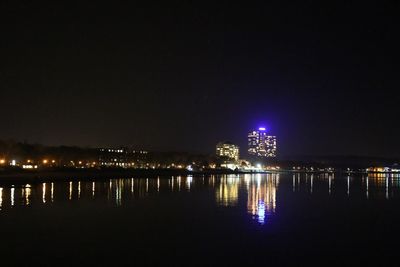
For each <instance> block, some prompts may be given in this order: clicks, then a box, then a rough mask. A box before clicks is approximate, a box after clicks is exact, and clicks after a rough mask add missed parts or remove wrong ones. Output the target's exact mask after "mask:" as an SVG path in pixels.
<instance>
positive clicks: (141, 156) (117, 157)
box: [99, 147, 147, 168]
mask: <svg viewBox="0 0 400 267" xmlns="http://www.w3.org/2000/svg"><path fill="white" fill-rule="evenodd" d="M146 156H147V151H143V150H133V149H128V148H124V147H121V148H100V149H99V165H100V166H101V167H119V168H140V167H143V163H144V162H145V160H146Z"/></svg>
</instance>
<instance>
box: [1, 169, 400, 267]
mask: <svg viewBox="0 0 400 267" xmlns="http://www.w3.org/2000/svg"><path fill="white" fill-rule="evenodd" d="M0 209H1V210H0V263H1V265H2V266H8V265H18V266H21V265H25V266H32V265H36V266H61V265H62V266H78V265H87V266H89V265H90V266H96V265H102V266H119V265H121V264H128V265H132V266H134V265H136V266H138V265H163V266H171V265H185V266H188V265H202V266H205V265H206V266H207V265H217V266H227V265H228V266H229V265H241V266H249V265H261V266H277V265H287V264H289V265H292V266H307V265H315V266H326V265H337V266H340V265H354V266H358V265H366V264H367V265H368V264H372V263H377V266H382V265H384V264H385V263H394V264H393V266H398V262H399V261H398V260H397V255H398V251H399V250H400V249H399V248H398V243H399V241H400V239H399V237H400V234H399V233H400V176H398V175H397V176H396V175H376V176H369V177H367V176H364V177H363V176H354V177H353V176H346V175H338V174H336V175H334V174H322V175H310V174H308V175H306V174H294V175H293V174H268V175H267V174H265V175H264V174H263V175H227V176H210V177H191V176H189V177H160V178H155V179H153V178H149V179H143V178H140V179H138V178H137V179H133V178H127V179H105V180H104V179H103V180H96V181H90V180H82V181H78V180H75V179H71V181H70V182H54V183H40V184H26V185H14V186H13V185H7V186H4V185H3V186H1V185H0Z"/></svg>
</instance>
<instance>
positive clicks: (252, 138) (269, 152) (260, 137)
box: [248, 127, 276, 158]
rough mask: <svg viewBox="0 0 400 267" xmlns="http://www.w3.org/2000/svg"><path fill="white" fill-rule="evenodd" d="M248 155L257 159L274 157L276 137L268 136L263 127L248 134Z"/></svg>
mask: <svg viewBox="0 0 400 267" xmlns="http://www.w3.org/2000/svg"><path fill="white" fill-rule="evenodd" d="M248 153H249V154H250V155H254V156H258V157H268V158H274V157H276V136H273V135H269V134H268V133H267V131H266V129H265V128H263V127H260V128H258V130H253V131H251V132H249V134H248Z"/></svg>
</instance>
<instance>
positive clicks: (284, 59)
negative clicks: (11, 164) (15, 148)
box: [0, 1, 400, 157]
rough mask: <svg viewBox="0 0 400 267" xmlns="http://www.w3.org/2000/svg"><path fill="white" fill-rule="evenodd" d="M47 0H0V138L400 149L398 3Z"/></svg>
mask: <svg viewBox="0 0 400 267" xmlns="http://www.w3.org/2000/svg"><path fill="white" fill-rule="evenodd" d="M55 2H56V1H54V3H53V4H43V5H38V4H37V3H35V1H32V3H31V2H30V1H2V2H1V4H0V21H1V28H0V34H1V39H0V40H1V42H0V50H1V51H0V95H1V97H0V114H1V124H0V125H1V126H0V139H14V140H17V141H27V142H30V143H42V144H47V145H79V146H92V147H98V146H117V145H129V146H134V147H137V148H143V149H148V150H160V151H170V150H173V151H189V152H200V153H213V152H214V149H215V144H216V143H217V142H218V141H224V140H229V141H232V142H234V143H237V144H239V145H240V146H241V148H242V152H244V151H243V150H245V149H247V147H246V142H247V132H248V131H249V130H251V129H252V128H257V127H259V126H261V125H263V126H266V127H267V128H268V129H269V130H270V132H271V133H272V134H275V135H277V137H278V153H279V155H280V156H281V157H290V156H292V155H371V156H386V157H399V156H400V126H399V125H400V119H399V114H400V112H399V106H400V97H399V96H398V95H399V94H397V93H396V91H399V88H400V78H399V77H400V76H399V70H400V68H399V59H400V57H399V48H400V42H399V39H400V38H399V34H400V31H399V29H400V28H399V19H398V16H399V11H400V9H399V4H393V3H392V2H385V1H376V2H368V1H362V2H358V3H352V4H351V3H350V2H349V3H347V2H345V4H343V3H341V4H340V5H339V4H336V5H327V4H325V5H324V6H321V1H298V4H296V5H293V3H291V4H289V3H286V4H285V3H284V2H283V1H270V2H271V3H268V1H264V2H261V4H255V3H250V2H242V3H238V4H235V3H234V2H233V1H220V2H219V3H218V4H216V3H214V4H212V5H206V4H201V3H202V2H200V1H199V2H198V3H197V4H193V3H190V4H189V3H188V4H181V5H179V6H178V5H173V4H171V2H168V3H169V4H168V5H165V6H160V5H155V4H154V5H148V6H144V5H143V4H144V3H142V4H137V5H136V4H135V3H136V1H129V2H128V1H127V3H125V4H122V2H121V3H120V4H118V1H109V2H108V3H105V4H99V3H96V2H95V1H94V2H92V3H91V4H86V3H83V2H81V1H78V2H76V3H71V2H72V1H71V2H70V3H69V4H61V3H55ZM187 2H189V1H187ZM323 2H325V1H323ZM393 2H394V1H393Z"/></svg>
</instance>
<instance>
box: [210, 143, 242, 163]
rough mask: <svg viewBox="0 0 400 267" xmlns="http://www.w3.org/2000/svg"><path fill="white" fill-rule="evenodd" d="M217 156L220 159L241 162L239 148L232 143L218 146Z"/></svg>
mask: <svg viewBox="0 0 400 267" xmlns="http://www.w3.org/2000/svg"><path fill="white" fill-rule="evenodd" d="M216 154H217V156H219V157H228V158H230V159H234V160H239V147H238V146H237V145H234V144H232V143H231V142H220V143H218V144H217V146H216Z"/></svg>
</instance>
